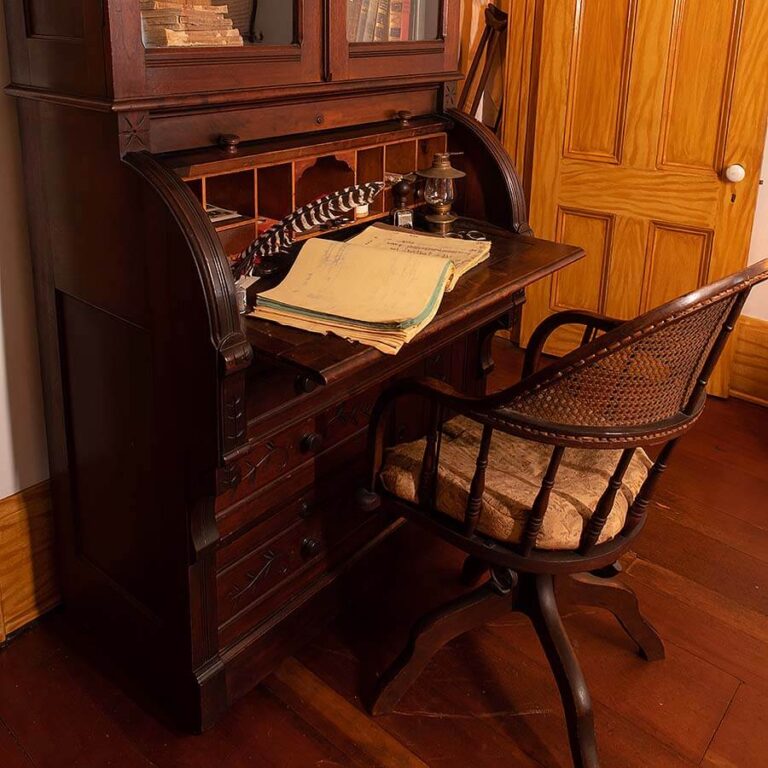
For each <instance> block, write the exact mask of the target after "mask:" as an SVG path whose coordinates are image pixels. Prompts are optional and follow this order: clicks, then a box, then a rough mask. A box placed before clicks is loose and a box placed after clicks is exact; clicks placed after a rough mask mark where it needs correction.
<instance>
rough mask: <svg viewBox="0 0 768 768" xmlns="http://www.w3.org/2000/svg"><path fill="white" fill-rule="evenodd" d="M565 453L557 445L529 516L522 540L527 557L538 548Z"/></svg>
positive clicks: (523, 552)
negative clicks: (551, 495) (537, 543)
mask: <svg viewBox="0 0 768 768" xmlns="http://www.w3.org/2000/svg"><path fill="white" fill-rule="evenodd" d="M564 452H565V448H563V447H562V446H560V445H556V446H555V447H554V448H553V450H552V456H551V457H550V459H549V465H548V466H547V472H546V474H545V475H544V479H543V480H542V482H541V488H540V489H539V492H538V494H537V495H536V499H535V501H534V502H533V506H532V507H531V514H530V515H529V516H528V521H527V522H526V524H525V530H524V531H523V535H522V538H521V539H520V550H521V554H522V555H523V556H525V557H527V556H528V555H530V554H531V550H532V549H533V548H534V546H536V539H537V537H538V535H539V531H541V526H542V525H543V524H544V515H546V514H547V508H548V507H549V496H550V494H551V493H552V488H553V486H554V484H555V477H557V470H558V469H559V468H560V462H561V461H562V459H563V453H564Z"/></svg>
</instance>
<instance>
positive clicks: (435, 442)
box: [419, 402, 443, 509]
mask: <svg viewBox="0 0 768 768" xmlns="http://www.w3.org/2000/svg"><path fill="white" fill-rule="evenodd" d="M442 412H443V409H442V406H440V405H438V404H437V403H434V402H433V403H431V405H430V409H429V426H428V431H427V441H426V445H425V447H424V460H423V462H422V464H421V476H420V477H419V502H420V504H421V506H422V508H423V509H432V508H433V507H434V505H435V502H436V500H437V473H438V465H439V462H440V443H441V442H442V431H441V426H442V422H441V420H442Z"/></svg>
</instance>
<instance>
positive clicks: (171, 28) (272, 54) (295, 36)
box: [134, 0, 324, 93]
mask: <svg viewBox="0 0 768 768" xmlns="http://www.w3.org/2000/svg"><path fill="white" fill-rule="evenodd" d="M134 2H135V3H136V4H137V5H138V6H139V9H140V15H141V39H142V42H143V44H144V48H145V50H146V60H147V64H148V65H149V66H148V67H147V75H148V80H149V81H151V80H156V81H157V82H156V83H152V82H148V84H149V85H151V86H153V87H155V88H156V91H155V92H159V93H163V92H188V91H192V90H231V89H235V88H250V87H259V88H261V87H265V86H267V87H268V86H274V87H276V88H280V87H282V86H284V85H293V84H300V83H311V82H317V81H319V80H321V79H322V75H323V72H322V68H321V61H322V54H321V51H322V42H323V41H322V31H321V30H322V28H323V10H322V9H323V2H324V0H134ZM164 65H167V70H166V68H165V66H164Z"/></svg>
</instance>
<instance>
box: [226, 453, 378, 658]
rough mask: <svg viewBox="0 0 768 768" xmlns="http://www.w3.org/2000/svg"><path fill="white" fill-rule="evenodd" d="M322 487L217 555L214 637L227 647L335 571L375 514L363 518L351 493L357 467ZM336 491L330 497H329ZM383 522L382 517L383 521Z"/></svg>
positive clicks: (308, 491)
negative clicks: (318, 494)
mask: <svg viewBox="0 0 768 768" xmlns="http://www.w3.org/2000/svg"><path fill="white" fill-rule="evenodd" d="M359 466H360V468H359V469H357V470H356V471H354V472H351V473H349V475H348V476H346V475H345V477H344V478H336V479H335V480H334V482H333V483H331V484H329V485H328V486H327V487H326V489H325V490H326V494H325V498H324V501H316V497H315V494H314V491H313V490H312V489H311V488H309V489H306V491H305V492H304V493H303V494H299V495H298V496H296V497H295V498H294V499H293V500H292V501H290V502H289V503H288V504H286V505H285V506H284V507H282V508H281V509H278V510H275V511H274V513H273V514H272V515H270V516H269V517H267V518H266V519H265V520H264V522H262V523H261V524H260V525H258V526H257V527H255V528H252V529H251V530H249V531H247V532H246V533H245V534H243V535H242V536H240V537H239V538H237V539H236V540H234V541H233V542H231V543H230V544H229V545H227V546H225V547H222V548H221V549H220V550H219V552H218V554H217V575H216V583H217V596H218V611H219V638H220V643H221V646H222V647H225V646H227V645H230V644H231V643H232V642H234V641H235V640H237V639H238V638H239V637H240V636H242V635H243V634H244V633H245V632H247V631H248V630H249V629H251V628H253V627H254V626H256V625H257V624H259V623H260V622H261V621H263V620H265V619H266V618H267V617H268V616H270V615H271V614H272V613H274V612H275V611H277V610H280V609H281V608H283V607H284V606H285V604H286V603H288V602H289V601H290V600H291V599H292V598H293V597H295V596H296V595H298V594H299V593H300V592H301V591H302V589H304V588H305V587H307V586H308V585H309V583H310V582H312V581H314V580H316V579H317V578H318V577H319V576H320V575H321V574H322V573H324V572H327V571H328V570H330V569H331V568H333V567H335V565H337V564H338V563H339V562H341V560H343V559H344V557H345V556H347V554H348V552H349V551H350V547H351V548H352V550H354V548H356V546H358V543H357V541H356V539H359V538H360V536H361V535H363V538H365V539H367V538H369V535H367V534H365V535H364V534H363V533H362V532H364V531H365V530H366V528H367V527H369V526H370V524H371V523H372V522H373V518H375V517H381V516H380V515H370V514H363V513H362V512H360V510H359V509H358V508H357V504H356V502H355V492H356V489H357V487H358V486H359V484H360V483H361V482H362V472H361V468H362V465H359ZM334 487H335V493H334V495H333V496H330V495H329V493H330V491H331V490H333V489H334ZM382 519H383V517H382Z"/></svg>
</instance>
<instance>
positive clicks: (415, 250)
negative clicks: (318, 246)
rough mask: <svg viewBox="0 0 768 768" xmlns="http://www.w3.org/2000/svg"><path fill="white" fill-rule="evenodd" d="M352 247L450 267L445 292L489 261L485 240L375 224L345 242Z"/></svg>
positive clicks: (489, 249) (489, 250)
mask: <svg viewBox="0 0 768 768" xmlns="http://www.w3.org/2000/svg"><path fill="white" fill-rule="evenodd" d="M348 242H349V243H352V244H354V245H364V246H366V247H368V248H380V249H383V250H386V251H389V252H390V253H393V252H394V253H408V254H410V255H411V256H412V257H413V256H434V257H437V258H441V259H447V260H448V261H450V262H451V264H452V270H451V275H450V279H449V280H448V286H447V287H446V290H447V291H452V290H453V289H454V287H455V286H456V283H457V282H458V281H459V278H461V277H462V275H465V274H466V273H467V272H469V270H470V269H472V267H475V266H477V265H478V264H480V262H482V261H484V260H485V259H487V258H488V256H489V254H490V252H491V244H490V243H489V242H486V241H481V242H478V241H473V240H458V239H454V238H448V237H439V236H435V235H428V234H423V233H419V232H413V231H411V230H407V229H400V228H398V227H390V226H387V225H380V224H376V225H374V226H372V227H368V228H367V229H365V230H363V231H362V232H361V233H360V234H359V235H356V236H355V237H353V238H352V239H350V240H349V241H348Z"/></svg>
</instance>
